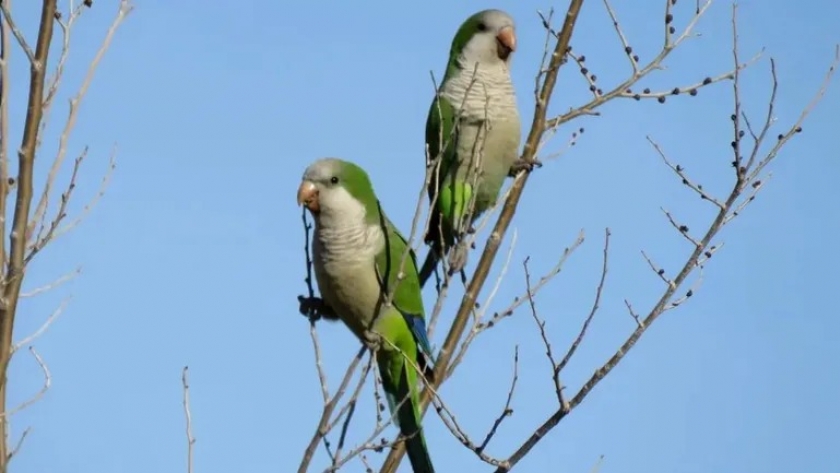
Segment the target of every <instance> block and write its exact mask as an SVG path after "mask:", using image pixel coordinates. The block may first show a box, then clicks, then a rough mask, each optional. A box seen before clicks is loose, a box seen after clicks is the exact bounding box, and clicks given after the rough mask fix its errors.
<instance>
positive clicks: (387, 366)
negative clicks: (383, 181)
mask: <svg viewBox="0 0 840 473" xmlns="http://www.w3.org/2000/svg"><path fill="white" fill-rule="evenodd" d="M297 200H298V204H302V205H305V206H306V208H307V209H309V212H310V213H311V214H312V216H313V218H314V220H315V231H314V233H313V237H312V240H313V241H312V262H313V267H314V270H315V279H316V280H317V282H318V289H319V291H320V293H321V299H303V298H302V299H301V312H305V313H306V312H309V310H311V309H314V310H315V311H316V312H317V313H318V315H320V316H322V317H324V318H326V319H328V320H338V319H340V320H341V321H343V322H344V323H345V325H347V327H348V328H349V329H350V330H351V331H352V332H353V333H354V334H355V335H356V337H358V338H359V340H361V341H362V342H363V343H364V344H366V345H367V346H368V347H369V348H371V349H372V350H374V352H375V354H376V361H377V366H378V367H379V373H380V375H381V378H382V385H383V390H384V391H385V394H386V397H387V400H388V406H389V408H390V409H391V414H392V415H394V414H395V423H396V424H397V425H398V426H399V429H400V432H401V433H402V435H403V436H404V437H405V438H406V440H405V443H406V450H407V452H408V457H409V461H410V462H411V466H412V468H413V470H414V473H434V471H435V470H434V467H433V466H432V459H431V457H430V456H429V452H428V449H427V448H426V440H425V437H424V436H423V430H422V424H421V417H422V416H421V412H420V398H419V390H418V386H417V381H418V376H417V375H418V370H419V372H420V373H423V375H424V376H425V377H426V379H428V380H429V381H432V380H433V379H434V369H433V363H434V358H433V356H432V351H431V348H430V347H429V340H428V338H427V336H426V322H425V319H424V317H425V316H424V308H423V298H422V297H421V292H420V283H419V281H418V278H417V262H416V260H415V255H414V252H413V251H412V250H411V248H410V247H408V246H407V243H406V240H405V238H403V236H402V235H401V234H400V232H399V231H398V230H397V228H396V227H395V226H394V224H393V223H391V221H390V220H388V217H386V216H385V213H384V212H383V210H382V207H381V205H380V203H379V200H378V199H377V198H376V194H375V193H374V190H373V185H372V184H371V181H370V178H369V177H368V175H367V173H366V172H365V171H364V170H363V169H362V168H361V167H359V166H358V165H356V164H354V163H351V162H348V161H344V160H340V159H336V158H324V159H319V160H317V161H315V162H314V163H312V164H311V165H310V166H309V167H307V168H306V171H305V172H304V173H303V180H302V182H301V184H300V187H299V189H298V194H297ZM391 294H392V299H390V300H388V297H389V296H390V295H391Z"/></svg>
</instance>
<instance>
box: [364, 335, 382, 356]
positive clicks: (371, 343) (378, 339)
mask: <svg viewBox="0 0 840 473" xmlns="http://www.w3.org/2000/svg"><path fill="white" fill-rule="evenodd" d="M364 335H365V338H364V340H362V343H364V344H365V346H366V347H367V348H368V350H370V351H372V352H374V353H376V352H377V351H378V350H379V349H380V348H381V347H382V335H379V334H378V333H376V332H374V331H372V330H365V334H364Z"/></svg>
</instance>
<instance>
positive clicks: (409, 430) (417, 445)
mask: <svg viewBox="0 0 840 473" xmlns="http://www.w3.org/2000/svg"><path fill="white" fill-rule="evenodd" d="M409 369H410V368H409ZM403 380H405V377H403ZM400 384H401V386H404V387H406V388H407V387H408V386H407V384H403V383H400ZM400 391H401V394H402V396H398V397H397V403H399V402H400V401H401V400H402V399H404V398H405V394H403V393H407V390H403V389H400ZM417 397H418V396H417V393H416V391H415V392H414V393H412V396H411V398H409V399H407V400H406V401H405V402H403V403H402V404H401V405H400V406H399V410H398V411H397V420H398V421H399V422H398V423H399V427H400V433H402V435H403V436H404V437H405V450H406V453H408V461H409V462H410V463H411V469H412V470H413V471H414V473H434V472H435V467H434V466H432V458H431V457H430V456H429V449H428V448H426V438H425V437H424V436H423V427H422V426H421V425H420V405H419V404H420V403H419V402H418V401H419V399H417Z"/></svg>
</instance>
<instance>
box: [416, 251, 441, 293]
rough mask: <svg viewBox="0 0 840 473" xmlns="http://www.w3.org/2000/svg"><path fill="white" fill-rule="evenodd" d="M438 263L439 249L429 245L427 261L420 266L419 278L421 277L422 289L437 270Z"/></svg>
mask: <svg viewBox="0 0 840 473" xmlns="http://www.w3.org/2000/svg"><path fill="white" fill-rule="evenodd" d="M437 264H438V257H437V251H436V250H435V247H434V246H431V247H429V253H428V254H427V255H426V261H424V262H423V266H422V267H421V268H420V273H419V275H418V276H419V278H420V288H421V289H422V288H423V286H425V285H426V281H427V280H428V279H429V277H430V276H431V275H432V273H434V272H435V268H437Z"/></svg>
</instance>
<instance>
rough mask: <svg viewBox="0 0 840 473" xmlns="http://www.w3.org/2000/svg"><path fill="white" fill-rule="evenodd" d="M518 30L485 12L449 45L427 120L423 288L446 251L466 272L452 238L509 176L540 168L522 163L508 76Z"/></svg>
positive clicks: (455, 268) (462, 250)
mask: <svg viewBox="0 0 840 473" xmlns="http://www.w3.org/2000/svg"><path fill="white" fill-rule="evenodd" d="M515 28H516V27H515V24H514V21H513V18H512V17H511V16H510V15H509V14H507V13H506V12H504V11H501V10H495V9H490V10H483V11H480V12H478V13H475V14H473V15H472V16H470V17H469V18H467V20H466V21H464V23H463V24H461V26H460V27H459V28H458V31H457V32H456V33H455V37H454V38H453V39H452V45H451V47H450V51H449V60H448V62H447V64H446V73H445V75H444V77H443V81H442V82H441V85H440V87H439V88H438V90H437V91H436V93H435V96H434V99H433V100H432V104H431V107H430V108H429V112H428V115H427V118H426V144H427V145H428V157H429V159H435V158H437V157H438V155H440V166H439V168H438V170H437V172H434V173H433V174H432V179H431V180H430V182H429V184H428V186H427V193H428V195H429V201H430V204H432V205H433V206H434V208H432V209H430V213H431V216H430V219H429V227H428V229H427V231H426V235H425V243H426V244H427V245H429V246H430V248H429V253H428V255H427V257H426V260H425V261H424V263H423V266H422V269H421V270H420V286H421V288H422V287H423V286H424V285H425V284H426V281H427V280H428V278H429V276H431V274H432V273H433V272H434V271H435V267H436V266H437V263H438V261H439V260H440V259H441V258H442V257H443V256H444V255H445V254H446V253H447V252H448V251H449V250H450V248H452V252H451V255H450V270H449V273H450V274H455V273H457V272H459V271H462V270H463V268H464V266H465V265H466V262H467V249H466V247H465V245H464V244H459V245H457V246H455V247H454V248H453V245H455V240H456V238H458V240H460V235H463V234H464V232H470V231H472V229H471V226H472V223H473V222H474V221H475V220H476V219H478V217H479V216H481V214H482V213H483V212H485V211H486V210H487V209H489V208H490V207H491V206H492V205H493V204H494V203H495V202H496V199H497V198H498V196H499V191H500V190H501V188H502V184H503V183H504V180H505V178H506V177H514V176H516V174H517V173H518V172H520V171H521V170H523V169H528V170H531V169H533V167H534V165H535V164H536V165H538V163H526V162H525V161H524V160H522V159H520V158H519V145H520V142H521V138H522V129H521V124H520V118H519V110H518V109H517V102H516V94H515V92H514V88H513V82H512V81H511V77H510V65H511V59H512V58H513V55H514V51H515V50H516V29H515ZM476 170H477V171H478V172H477V174H476V173H475V171H476ZM435 194H438V198H437V200H436V201H435V200H434V197H435ZM471 199H475V200H474V207H473V208H472V213H471V214H470V215H467V214H468V213H469V210H470V207H469V203H470V200H471ZM462 277H464V276H463V272H462Z"/></svg>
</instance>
